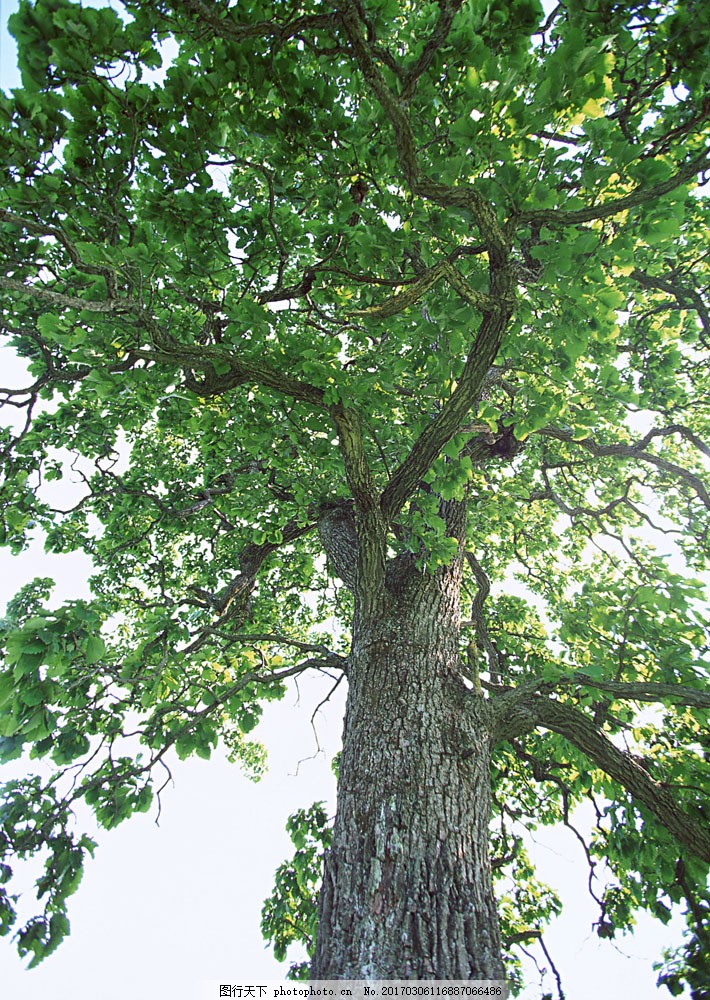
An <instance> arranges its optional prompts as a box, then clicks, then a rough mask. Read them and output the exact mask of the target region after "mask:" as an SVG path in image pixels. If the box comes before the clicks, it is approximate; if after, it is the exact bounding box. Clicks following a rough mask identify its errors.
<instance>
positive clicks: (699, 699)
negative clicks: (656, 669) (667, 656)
mask: <svg viewBox="0 0 710 1000" xmlns="http://www.w3.org/2000/svg"><path fill="white" fill-rule="evenodd" d="M562 683H564V684H578V683H579V684H582V685H583V686H584V687H591V688H596V689H598V690H599V691H607V692H608V693H609V694H613V695H614V697H615V698H621V699H625V700H630V701H655V702H663V701H666V700H669V701H672V702H674V703H676V704H678V705H689V706H692V707H694V708H710V692H708V691H701V690H696V689H693V688H689V687H686V686H685V685H681V684H657V683H653V682H646V681H626V682H623V681H598V680H596V679H594V678H592V677H589V676H588V675H587V674H584V673H581V672H580V671H577V672H575V674H574V676H573V677H569V678H565V679H564V680H563V681H562Z"/></svg>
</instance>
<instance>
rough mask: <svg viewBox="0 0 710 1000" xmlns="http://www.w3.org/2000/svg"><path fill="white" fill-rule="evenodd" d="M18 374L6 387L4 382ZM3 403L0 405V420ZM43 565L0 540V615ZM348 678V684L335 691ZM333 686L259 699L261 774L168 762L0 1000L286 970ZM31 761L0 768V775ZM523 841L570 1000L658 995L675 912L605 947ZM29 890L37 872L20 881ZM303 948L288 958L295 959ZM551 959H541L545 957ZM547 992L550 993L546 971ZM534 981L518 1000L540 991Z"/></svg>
mask: <svg viewBox="0 0 710 1000" xmlns="http://www.w3.org/2000/svg"><path fill="white" fill-rule="evenodd" d="M16 7H17V3H16V2H15V0H0V23H1V27H0V86H2V87H3V88H4V89H8V88H11V87H14V86H19V76H18V74H17V71H16V67H15V50H14V42H13V40H12V39H11V38H10V37H9V35H8V34H7V32H6V30H5V25H6V23H7V18H8V16H9V15H10V14H11V13H12V11H13V10H14V9H16ZM0 371H1V372H2V378H1V381H2V383H3V384H16V385H20V384H22V373H21V368H20V367H19V366H18V365H17V364H15V363H14V362H13V360H12V358H11V357H10V355H9V352H8V351H7V349H5V350H1V351H0ZM10 378H14V379H16V381H15V382H14V383H10V382H9V379H10ZM1 417H2V414H0V418H1ZM37 575H42V576H53V577H55V579H57V580H58V581H59V586H58V588H57V590H56V592H55V600H56V601H61V600H65V599H68V598H76V597H81V596H87V585H86V578H87V575H88V566H87V562H86V561H84V560H82V559H81V558H80V557H67V556H61V557H58V556H47V555H46V554H45V553H44V551H43V548H42V544H41V541H38V542H37V543H36V544H34V545H33V546H32V547H31V548H30V550H29V551H28V552H26V553H24V554H23V555H22V556H20V557H18V558H14V559H13V558H12V557H11V556H10V555H9V554H8V553H6V552H5V551H3V550H1V549H0V612H1V610H2V609H3V608H4V605H5V603H6V601H7V600H8V599H9V598H11V597H12V596H13V594H14V593H15V592H16V591H17V589H18V588H19V586H21V585H22V584H23V583H25V582H27V581H29V580H31V579H32V578H33V577H35V576H37ZM341 687H342V686H341ZM326 693H327V688H325V687H324V686H323V682H322V681H321V680H320V679H312V680H309V679H307V678H304V679H302V680H301V681H300V682H299V685H298V687H296V685H292V686H291V688H290V689H289V693H288V695H287V697H286V698H285V699H284V700H283V701H281V702H279V703H276V704H270V705H266V706H265V710H264V721H263V722H262V723H261V725H260V726H259V728H258V729H257V730H256V732H255V733H254V734H253V735H254V736H255V737H256V738H258V739H260V740H261V741H262V742H264V744H265V745H266V746H267V748H268V750H269V771H268V773H267V775H266V776H265V777H264V778H263V779H262V781H261V782H259V783H257V784H254V783H252V782H251V781H249V780H248V779H247V778H246V777H245V776H244V775H242V774H241V772H240V771H239V769H238V767H236V766H234V765H231V764H229V763H228V762H227V761H226V759H225V758H224V756H223V755H220V754H215V755H214V756H213V758H212V759H211V760H209V761H204V760H198V759H194V760H190V761H186V762H179V761H172V762H171V769H172V771H173V776H174V779H175V783H174V787H169V788H167V789H166V791H165V792H164V794H163V797H162V812H161V816H160V822H159V825H156V822H155V813H154V812H152V813H149V814H140V815H137V816H135V817H133V818H132V819H130V820H128V821H126V822H125V823H124V824H122V825H121V826H120V827H118V829H116V830H114V831H110V832H106V831H96V830H95V829H92V828H89V829H88V832H89V833H90V834H91V835H92V836H94V838H95V839H97V840H98V842H99V847H98V849H97V852H96V857H95V860H94V861H89V862H88V865H87V871H86V874H85V877H84V880H83V882H82V885H81V886H80V888H79V890H78V892H77V893H76V894H75V896H73V897H72V898H71V899H70V903H69V917H70V920H71V935H70V937H69V939H68V940H67V941H66V942H65V943H64V944H62V945H61V946H60V948H59V950H58V951H57V952H56V953H55V954H54V955H53V956H51V957H50V958H48V959H47V960H46V961H45V962H44V963H43V964H42V965H40V966H39V967H38V968H37V969H35V970H31V971H26V970H25V969H24V966H23V964H22V962H21V961H20V959H19V958H18V956H17V952H16V950H15V946H14V944H13V943H12V942H11V940H10V939H8V938H4V939H0V997H2V998H3V1000H126V998H129V997H130V998H131V1000H154V998H156V1000H157V998H163V997H165V998H170V1000H197V997H198V996H199V995H200V993H201V985H200V984H201V983H202V982H203V981H204V980H211V981H215V982H217V981H218V982H233V983H234V982H250V981H251V982H262V981H266V980H275V979H281V978H283V975H284V972H285V970H286V968H287V965H284V964H281V963H278V962H276V961H275V959H274V958H273V955H272V954H271V953H270V952H269V951H268V950H267V949H266V948H265V944H264V941H263V939H262V937H261V934H260V931H259V920H260V911H261V906H262V903H263V900H264V899H265V898H266V897H267V896H268V895H269V893H270V892H271V889H272V886H273V874H274V871H275V869H276V867H277V866H278V865H279V864H280V863H281V862H282V861H283V860H285V859H286V858H288V857H290V856H291V855H292V853H293V846H292V845H291V842H290V840H289V838H288V835H287V834H286V832H285V823H286V819H287V817H288V816H289V815H290V814H291V813H292V812H294V811H295V810H296V809H298V808H303V807H308V806H310V805H311V803H313V802H314V801H317V800H325V801H326V803H327V804H328V808H329V810H330V813H331V814H333V813H334V810H335V804H334V803H335V781H334V778H333V775H332V772H331V769H330V761H331V759H332V757H333V756H334V754H335V753H336V752H337V750H338V749H339V741H340V735H341V730H342V708H343V700H344V699H343V695H344V692H342V691H341V690H339V691H338V692H337V695H336V697H334V698H333V700H332V701H331V703H330V704H329V705H328V706H327V707H326V709H325V710H324V711H321V712H320V713H319V714H318V716H317V718H316V720H315V731H314V728H313V725H312V723H311V715H312V713H313V711H314V708H315V707H316V705H317V704H318V702H319V701H320V699H321V698H322V697H324V695H325V694H326ZM28 763H29V762H22V761H19V762H13V763H12V764H10V765H6V766H5V767H3V768H0V781H2V780H9V779H10V778H12V777H15V776H17V775H18V774H20V773H22V772H23V770H24V769H25V767H26V766H27V765H28ZM530 850H531V853H532V854H533V856H534V858H535V860H536V861H537V862H538V864H539V866H540V874H541V877H542V878H543V880H547V881H549V882H550V883H551V884H552V885H554V886H555V888H556V889H557V890H558V891H559V892H560V894H561V895H562V897H563V900H564V902H565V903H566V906H565V912H564V915H563V917H562V919H560V920H557V921H556V922H555V923H554V924H553V926H552V927H551V929H550V931H549V932H548V933H547V934H546V936H545V941H546V945H547V947H548V950H549V951H550V953H551V954H552V956H553V959H554V961H555V964H556V966H557V968H558V969H559V971H560V973H561V975H562V980H563V985H564V989H565V992H566V996H567V1000H598V998H599V997H600V996H603V997H604V998H605V1000H626V998H627V997H629V996H633V997H634V1000H658V998H659V997H660V998H664V997H670V994H669V993H668V991H667V990H665V988H664V989H662V990H661V991H659V990H658V989H657V988H656V986H655V979H656V974H655V973H654V972H653V970H652V963H653V961H654V960H656V959H658V958H659V957H660V954H661V951H662V949H663V948H664V947H667V946H668V945H670V944H675V943H678V942H679V939H680V927H681V923H680V921H676V922H675V923H674V925H673V926H672V928H668V927H666V928H664V927H663V926H662V925H661V924H660V923H658V922H657V921H653V920H651V919H650V918H648V917H645V916H644V915H641V916H640V918H639V925H638V928H637V931H636V933H635V934H634V936H633V938H623V939H620V940H619V941H617V942H613V943H612V942H602V941H600V940H599V939H598V938H597V937H596V935H595V934H594V932H593V931H592V926H591V925H592V923H593V921H594V920H595V919H596V917H597V913H596V911H595V909H594V907H593V906H592V904H591V902H590V900H589V897H588V896H587V893H586V888H585V886H586V877H587V871H586V863H585V861H584V858H583V856H582V853H581V848H580V846H579V844H577V842H576V841H575V840H574V837H573V835H572V834H571V833H570V832H569V831H545V832H544V834H543V833H540V834H539V835H538V834H535V836H534V840H533V842H532V843H531V844H530ZM26 882H27V884H28V887H29V885H30V883H31V878H30V877H29V876H28V878H27V879H26ZM300 957H302V956H300V955H295V954H294V955H293V956H292V958H293V959H298V958H300ZM543 964H546V963H543ZM544 984H545V988H546V989H547V990H549V991H550V992H553V993H554V992H555V984H554V980H553V977H552V976H551V975H550V973H549V971H548V973H547V976H546V978H545V980H544ZM539 995H540V990H539V977H536V976H535V975H534V974H533V975H532V977H531V988H530V989H529V990H526V992H525V994H524V1000H533V998H534V997H539Z"/></svg>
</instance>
